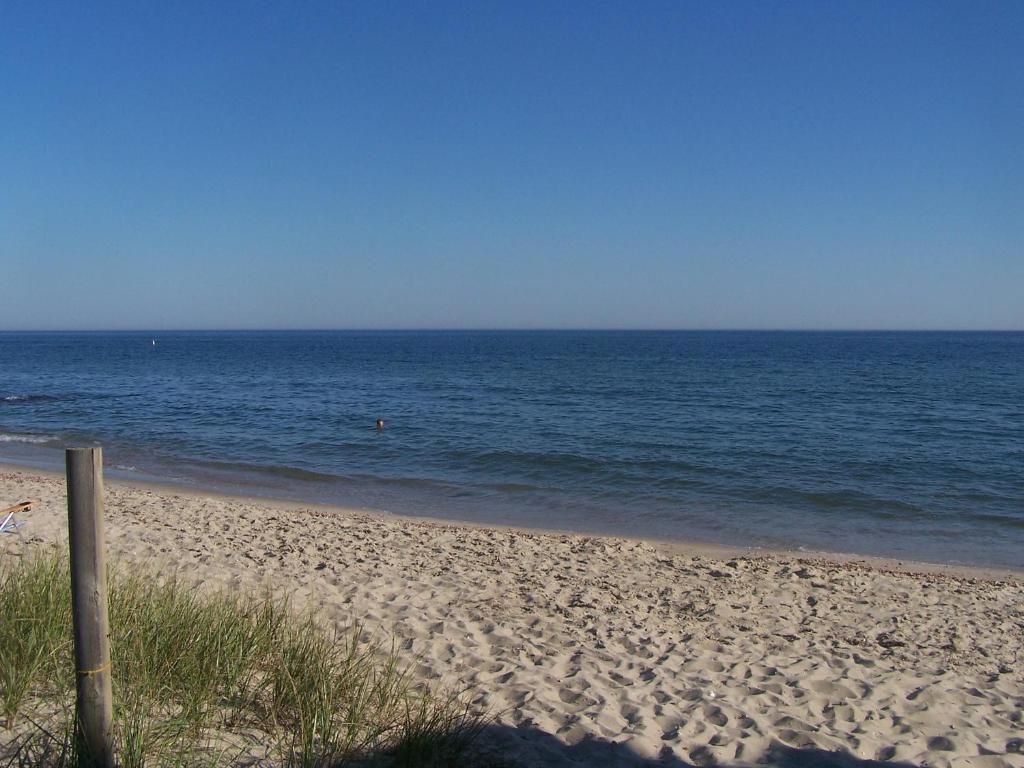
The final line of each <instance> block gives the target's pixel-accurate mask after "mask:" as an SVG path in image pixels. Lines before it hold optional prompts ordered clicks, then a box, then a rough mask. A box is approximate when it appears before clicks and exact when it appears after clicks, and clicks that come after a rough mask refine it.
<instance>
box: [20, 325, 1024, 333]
mask: <svg viewBox="0 0 1024 768" xmlns="http://www.w3.org/2000/svg"><path fill="white" fill-rule="evenodd" d="M0 333H4V334H15V333H32V334H42V333H64V334H73V333H83V334H86V333H89V334H95V333H156V334H161V333H164V334H166V333H382V334H383V333H815V334H825V333H843V334H852V333H878V334H887V333H904V334H910V333H916V334H949V333H963V334H967V333H1024V327H1021V328H740V327H737V328H594V327H568V326H567V327H564V328H563V327H537V328H517V327H508V328H504V327H501V328H488V327H480V328H444V327H430V328H426V327H425V328H402V327H394V328H360V327H339V328H299V327H296V328H242V327H239V328H0Z"/></svg>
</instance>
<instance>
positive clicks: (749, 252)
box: [0, 0, 1024, 329]
mask: <svg viewBox="0 0 1024 768" xmlns="http://www.w3.org/2000/svg"><path fill="white" fill-rule="evenodd" d="M0 97H2V98H0V115H2V122H0V125H2V130H0V296H2V302H0V328H7V329H21V328H40V329H45V328H69V329H79V328H83V329H84V328H146V329H163V328H167V329H170V328H280V327H291V328H368V327H369V328H416V327H432V328H444V327H452V328H464V327H471V328H472V327H476V328H501V327H512V328H535V327H576V328H581V327H584V328H590V327H593V328H599V327H618V328H623V327H626V328H629V327H640V328H1015V329H1021V328H1024V3H1022V2H1018V1H1016V0H1014V1H1012V2H1002V3H989V2H976V1H974V0H971V1H970V2H966V1H965V2H960V3H942V2H930V1H929V2H904V1H899V0H895V1H894V0H885V1H884V2H861V1H860V0H858V1H857V2H847V3H843V2H818V1H817V0H815V2H809V3H805V4H804V3H795V2H768V1H765V2H761V1H760V0H759V1H758V2H711V1H710V0H709V1H708V2H702V3H687V2H681V1H673V2H667V3H659V2H653V1H650V0H642V1H641V2H627V1H626V0H622V2H617V3H603V2H546V3H529V2H522V1H521V0H516V1H515V2H504V3H497V2H489V1H484V2H471V3H452V4H444V3H439V2H415V3H413V2H410V3H391V2H359V3H342V2H327V3H322V4H316V3H296V2H287V3H279V4H265V3H254V2H241V3H237V4H233V3H227V2H215V3H207V2H202V3H139V2H129V3H124V4H123V5H110V4H101V3H95V4H94V3H78V2H75V3H67V4H60V3H38V2H34V1H33V2H24V3H21V2H5V3H4V4H3V5H2V6H0Z"/></svg>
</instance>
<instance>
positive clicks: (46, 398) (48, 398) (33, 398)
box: [3, 395, 58, 403]
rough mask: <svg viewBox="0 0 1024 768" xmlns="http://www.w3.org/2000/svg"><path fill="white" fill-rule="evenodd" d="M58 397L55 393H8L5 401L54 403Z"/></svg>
mask: <svg viewBox="0 0 1024 768" xmlns="http://www.w3.org/2000/svg"><path fill="white" fill-rule="evenodd" d="M57 399H58V398H56V397H54V396H53V395H6V396H5V397H4V398H3V401H4V402H5V403H52V402H54V401H55V400H57Z"/></svg>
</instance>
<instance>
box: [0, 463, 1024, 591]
mask: <svg viewBox="0 0 1024 768" xmlns="http://www.w3.org/2000/svg"><path fill="white" fill-rule="evenodd" d="M3 472H16V473H17V472H20V473H24V474H28V475H33V474H35V475H39V476H43V477H48V478H56V479H60V480H63V479H64V473H63V472H60V471H58V470H53V469H44V468H40V467H35V466H31V465H22V464H17V463H15V462H12V461H10V460H9V459H3V460H0V473H3ZM104 485H105V486H106V487H108V488H109V487H110V486H115V487H116V486H123V487H125V488H133V489H137V490H144V491H156V492H160V493H170V494H175V495H181V496H193V497H203V498H211V499H223V500H230V501H234V502H240V503H244V504H254V505H259V506H265V507H268V508H273V509H277V510H290V511H302V510H311V511H317V512H325V513H328V514H340V515H361V516H365V517H370V518H377V519H380V520H390V521H398V522H407V523H428V524H433V525H442V526H454V527H457V528H466V529H470V530H484V531H488V530H490V531H505V532H513V533H528V534H532V535H538V536H545V535H548V536H559V537H564V536H578V537H584V538H593V539H621V540H624V541H630V542H635V543H642V544H647V545H649V546H652V547H655V548H657V549H659V550H662V551H664V552H666V553H670V554H680V555H695V556H703V557H709V558H714V559H723V560H724V559H729V558H734V557H773V558H791V559H799V560H808V561H820V562H826V563H833V564H836V565H860V566H864V567H867V568H871V569H873V570H878V571H887V570H892V571H901V572H906V573H918V574H941V575H951V576H960V577H964V578H975V579H988V580H992V579H995V580H1003V579H1011V580H1013V579H1017V580H1021V581H1024V568H1010V567H989V566H979V565H967V564H962V563H938V562H930V561H925V560H911V559H901V558H892V557H880V556H877V555H865V554H860V553H857V552H838V551H827V550H811V549H785V548H776V547H757V546H742V545H729V544H718V543H713V542H705V541H697V540H686V539H659V538H652V537H644V536H625V535H614V534H604V533H591V532H588V531H577V530H572V529H562V528H555V527H551V528H535V527H529V526H518V525H503V524H499V523H481V522H475V521H470V520H461V519H458V518H443V517H431V516H420V515H403V514H398V513H393V512H388V511H385V510H378V509H367V508H361V507H346V506H340V505H337V504H324V503H320V502H311V501H304V500H300V499H292V498H284V497H276V496H263V495H259V494H252V493H241V492H232V491H222V490H213V489H204V488H202V487H200V486H194V485H188V484H185V483H174V482H172V481H161V480H130V479H125V478H123V477H113V478H110V477H109V471H108V472H105V477H104Z"/></svg>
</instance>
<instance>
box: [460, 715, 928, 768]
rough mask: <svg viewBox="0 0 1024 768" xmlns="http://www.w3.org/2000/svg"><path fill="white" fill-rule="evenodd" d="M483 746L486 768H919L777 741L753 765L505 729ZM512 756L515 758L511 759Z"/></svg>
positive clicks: (490, 734) (490, 730)
mask: <svg viewBox="0 0 1024 768" xmlns="http://www.w3.org/2000/svg"><path fill="white" fill-rule="evenodd" d="M478 743H479V746H480V747H481V749H482V750H483V751H484V752H485V753H486V754H488V755H491V756H493V762H487V761H485V762H484V763H483V766H485V767H486V768H490V767H491V766H493V767H494V768H499V767H500V768H506V767H507V768H534V767H535V766H536V767H537V768H539V767H540V766H543V767H544V768H548V767H549V766H550V768H569V767H570V766H571V767H572V768H582V767H583V766H588V767H591V768H703V766H720V768H733V767H734V766H737V767H738V766H749V765H751V764H756V765H763V766H767V768H917V766H916V765H915V764H913V763H908V762H889V761H880V760H866V759H864V758H860V757H856V756H855V755H851V754H850V753H848V752H829V751H827V750H824V749H817V748H813V747H804V748H796V747H789V746H786V745H785V744H782V743H780V742H775V743H774V744H773V745H772V746H771V748H770V749H769V750H768V752H767V753H765V754H763V755H759V756H754V755H751V757H750V759H749V760H746V759H737V760H734V761H729V760H720V761H718V760H716V759H715V756H714V755H713V754H712V753H711V752H710V751H709V750H708V749H707V748H701V747H695V748H693V749H691V750H690V752H689V754H688V755H687V759H681V758H679V757H677V756H675V755H674V754H672V753H671V752H670V751H669V750H668V749H667V748H666V750H665V751H664V753H663V754H662V755H660V756H658V757H644V756H642V755H639V754H637V753H636V752H635V751H633V750H632V749H631V748H630V747H629V745H627V744H616V743H615V742H611V741H605V740H604V739H598V738H593V737H587V738H585V739H583V740H582V741H580V742H578V743H577V744H574V745H572V746H569V745H567V744H563V743H562V742H561V741H559V740H558V739H557V738H555V737H554V736H553V735H551V734H550V733H547V732H545V731H541V730H539V729H536V728H530V727H523V728H514V727H510V726H502V725H491V726H488V727H487V728H486V729H485V730H484V731H483V733H482V734H481V735H480V739H479V742H478ZM510 754H515V755H516V758H515V759H512V758H511V757H510V756H509V755H510Z"/></svg>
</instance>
